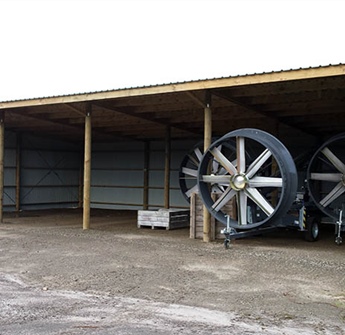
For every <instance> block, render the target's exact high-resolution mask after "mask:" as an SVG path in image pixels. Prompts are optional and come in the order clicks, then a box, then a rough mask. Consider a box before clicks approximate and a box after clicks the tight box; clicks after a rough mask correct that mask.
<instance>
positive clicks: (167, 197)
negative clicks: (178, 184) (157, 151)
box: [164, 126, 171, 209]
mask: <svg viewBox="0 0 345 335" xmlns="http://www.w3.org/2000/svg"><path fill="white" fill-rule="evenodd" d="M170 136H171V131H170V126H167V128H166V133H165V171H164V208H166V209H168V208H169V207H170V159H171V143H170Z"/></svg>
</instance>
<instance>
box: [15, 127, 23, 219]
mask: <svg viewBox="0 0 345 335" xmlns="http://www.w3.org/2000/svg"><path fill="white" fill-rule="evenodd" d="M16 142H17V143H16V212H17V215H18V213H19V211H20V174H21V146H22V134H21V133H17V139H16Z"/></svg>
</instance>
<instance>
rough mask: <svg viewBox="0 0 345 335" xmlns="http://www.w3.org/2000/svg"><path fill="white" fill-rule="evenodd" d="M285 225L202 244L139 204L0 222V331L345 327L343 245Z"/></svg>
mask: <svg viewBox="0 0 345 335" xmlns="http://www.w3.org/2000/svg"><path fill="white" fill-rule="evenodd" d="M321 234H322V236H321V239H320V241H318V242H315V243H308V242H305V241H304V240H303V239H302V237H301V236H300V235H299V234H298V232H291V231H282V232H279V233H275V234H270V235H267V236H259V237H255V238H250V239H244V240H236V241H234V242H231V246H230V248H229V249H228V250H225V249H224V247H223V243H222V241H219V242H213V243H204V242H202V241H200V240H192V239H190V238H189V230H188V229H178V230H171V231H166V230H152V229H148V228H147V229H146V228H142V229H138V228H137V226H136V212H134V211H133V212H128V211H106V210H93V211H92V220H91V229H90V230H88V231H83V230H82V228H81V213H80V212H79V211H78V210H69V211H40V212H39V211H37V212H26V213H22V214H21V215H20V217H15V215H8V216H5V219H4V223H3V224H1V225H0V334H1V335H9V334H11V335H13V334H19V335H20V334H25V335H40V334H97V335H99V334H144V335H145V334H205V335H206V334H207V335H209V334H287V335H290V334H291V335H293V334H298V335H309V334H330V335H338V334H345V257H344V256H345V245H343V246H337V245H336V244H335V243H334V238H333V231H332V230H324V231H321Z"/></svg>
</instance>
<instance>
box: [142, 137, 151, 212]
mask: <svg viewBox="0 0 345 335" xmlns="http://www.w3.org/2000/svg"><path fill="white" fill-rule="evenodd" d="M149 176H150V142H149V141H145V147H144V190H143V192H144V193H143V209H149V186H150V180H149Z"/></svg>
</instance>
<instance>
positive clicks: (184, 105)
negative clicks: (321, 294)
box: [0, 64, 345, 210]
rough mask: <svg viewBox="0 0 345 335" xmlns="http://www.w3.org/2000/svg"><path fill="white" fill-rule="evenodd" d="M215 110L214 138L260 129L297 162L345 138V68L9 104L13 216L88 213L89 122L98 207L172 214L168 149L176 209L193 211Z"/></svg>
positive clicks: (2, 107)
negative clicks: (186, 180) (193, 177)
mask: <svg viewBox="0 0 345 335" xmlns="http://www.w3.org/2000/svg"><path fill="white" fill-rule="evenodd" d="M208 106H209V107H210V109H211V111H212V135H213V136H214V137H220V136H223V135H225V134H226V133H228V132H230V131H232V130H235V129H239V128H258V129H261V130H265V131H267V132H269V133H271V134H272V135H274V136H275V137H277V138H278V139H279V140H280V141H282V142H283V143H284V144H285V145H286V147H287V148H288V149H289V151H290V152H291V154H292V156H293V157H298V156H299V155H302V154H304V153H307V152H312V151H313V150H315V149H316V148H318V147H319V146H320V145H321V144H322V143H323V142H324V141H326V140H327V139H328V138H330V137H332V136H334V135H336V134H339V133H341V132H345V65H342V64H339V65H330V66H322V67H317V68H308V69H298V70H289V71H279V72H271V73H262V74H253V75H245V76H236V77H227V78H216V79H207V80H198V81H190V82H183V83H171V84H164V85H156V86H147V87H137V88H126V89H119V90H110V91H102V92H93V93H85V94H74V95H66V96H55V97H46V98H35V99H28V100H18V101H5V102H0V111H1V113H2V120H3V122H4V127H5V141H4V142H5V143H4V145H5V164H4V167H5V184H4V208H7V209H9V210H19V209H31V208H47V207H48V208H50V207H71V206H80V207H81V206H82V202H81V199H82V197H81V194H82V184H83V179H82V166H83V155H84V139H85V137H84V135H85V118H86V116H87V115H90V117H91V127H92V136H91V138H92V175H91V180H92V181H91V206H92V207H98V208H114V209H118V208H121V209H122V208H124V209H142V208H143V205H144V204H145V201H146V205H147V206H146V207H147V208H160V207H163V206H164V203H163V200H162V199H163V198H164V196H163V194H164V187H166V185H165V182H164V177H165V173H166V171H165V165H166V150H167V141H169V147H170V148H171V159H170V184H169V189H170V206H171V207H178V208H188V203H187V202H186V201H185V199H184V198H183V196H182V195H181V192H180V190H179V185H178V170H179V164H180V163H181V161H182V159H183V157H184V155H185V154H186V153H187V152H188V151H189V149H191V148H192V147H193V146H194V145H195V144H196V143H197V142H199V141H201V140H203V138H204V127H205V122H204V110H205V108H207V107H208ZM145 180H146V181H145ZM145 183H146V185H145ZM147 183H148V184H147ZM145 189H148V190H149V199H146V200H145Z"/></svg>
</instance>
